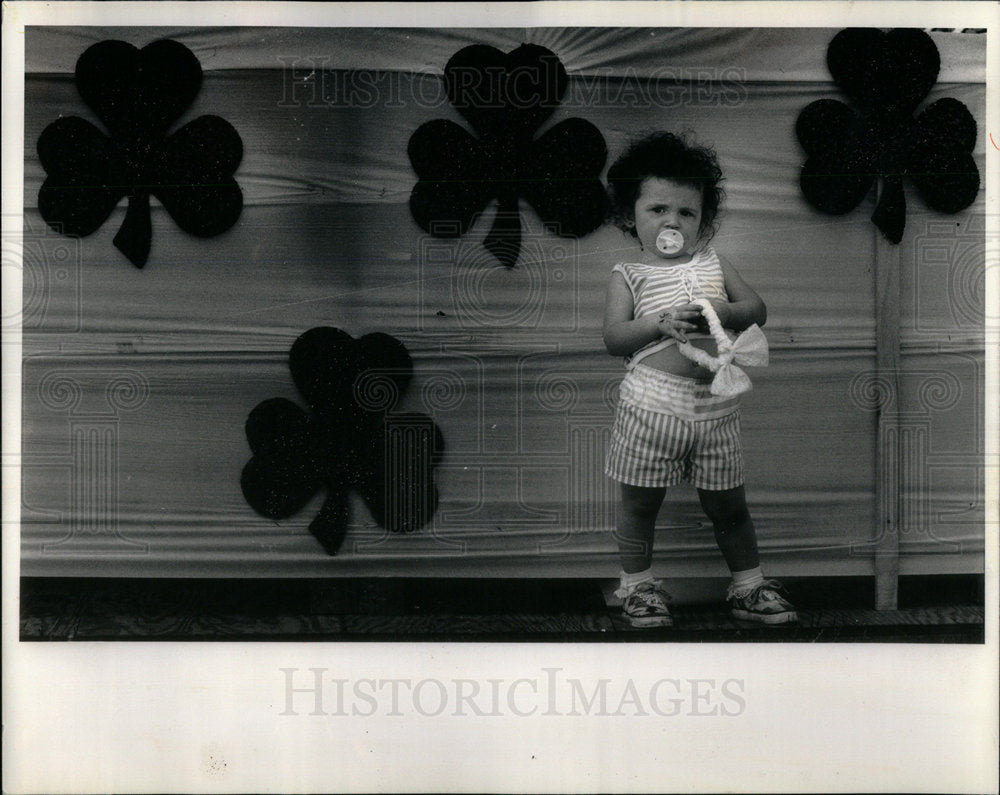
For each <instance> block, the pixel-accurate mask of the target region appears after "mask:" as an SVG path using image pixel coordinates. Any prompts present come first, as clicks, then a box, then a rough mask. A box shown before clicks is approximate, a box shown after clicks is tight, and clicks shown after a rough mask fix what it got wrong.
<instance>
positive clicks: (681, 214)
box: [634, 177, 701, 261]
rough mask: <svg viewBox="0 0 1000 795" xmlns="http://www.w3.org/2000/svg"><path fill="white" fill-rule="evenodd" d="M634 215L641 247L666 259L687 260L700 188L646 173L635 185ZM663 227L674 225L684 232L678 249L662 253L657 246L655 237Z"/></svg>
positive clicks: (696, 232) (698, 224)
mask: <svg viewBox="0 0 1000 795" xmlns="http://www.w3.org/2000/svg"><path fill="white" fill-rule="evenodd" d="M634 219H635V231H636V234H637V235H638V237H639V242H640V243H642V248H643V250H644V251H647V252H650V253H652V254H655V255H656V256H657V257H661V258H662V259H666V260H675V259H681V260H684V261H687V260H688V259H690V258H691V254H692V253H693V252H694V250H695V248H697V245H698V236H699V230H700V229H701V191H700V190H698V188H695V187H693V186H691V185H685V184H682V183H680V182H674V181H673V180H672V179H664V178H663V177H647V178H646V179H645V180H643V182H642V185H641V186H640V187H639V196H638V198H637V199H636V200H635V215H634ZM664 229H674V230H676V231H678V232H680V233H681V234H682V235H683V236H684V245H683V247H682V248H681V249H680V250H679V251H677V252H674V253H671V254H664V253H663V252H662V251H659V250H658V249H657V247H656V238H657V236H658V235H659V234H660V232H662V231H663V230H664Z"/></svg>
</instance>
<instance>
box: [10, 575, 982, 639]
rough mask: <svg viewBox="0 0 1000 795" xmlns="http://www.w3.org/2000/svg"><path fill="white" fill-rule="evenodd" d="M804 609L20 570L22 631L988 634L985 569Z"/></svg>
mask: <svg viewBox="0 0 1000 795" xmlns="http://www.w3.org/2000/svg"><path fill="white" fill-rule="evenodd" d="M785 584H786V585H787V587H788V589H789V591H790V593H791V594H792V596H793V598H794V601H795V604H796V607H797V608H798V612H799V617H800V620H799V622H798V623H797V624H795V625H789V626H786V627H761V626H753V625H750V626H747V625H745V624H741V623H740V622H736V621H735V620H734V619H732V618H731V617H730V616H729V615H728V612H727V611H726V608H725V605H724V604H722V603H721V602H720V603H714V604H691V605H683V604H681V605H677V606H676V607H675V609H674V613H675V618H676V626H675V627H673V628H671V629H669V630H655V631H651V630H634V629H632V628H631V627H628V626H627V625H625V624H624V623H623V622H622V620H621V618H620V614H619V612H618V610H617V608H614V607H608V606H607V605H606V604H605V602H604V598H603V595H602V590H601V581H598V580H581V579H546V580H542V579H464V578H463V579H446V580H442V579H429V578H428V579H420V578H375V579H373V578H368V579H313V580H288V579H243V580H236V579H168V578H164V579H138V578H136V579H101V578H36V577H25V578H22V580H21V621H20V624H21V633H20V637H21V640H22V641H56V640H108V641H124V640H170V641H178V640H190V641H213V640H222V641H237V640H240V641H242V640H246V641H251V640H268V641H273V640H288V641H310V640H314V641H315V640H325V641H341V640H343V641H350V640H365V641H371V640H408V641H409V640H412V641H422V640H449V641H477V642H479V641H567V642H591V641H597V642H622V641H627V642H632V641H639V642H641V641H659V642H668V641H670V642H719V641H724V642H726V641H735V642H739V641H748V642H761V641H763V642H769V641H782V642H789V641H790V642H817V641H835V642H912V643H982V642H983V640H984V618H983V617H984V609H983V605H984V578H983V576H982V575H928V576H907V577H901V578H900V583H899V607H898V609H897V610H894V611H884V612H879V611H875V610H874V609H873V605H874V598H875V589H874V581H873V579H872V578H870V577H809V578H786V579H785Z"/></svg>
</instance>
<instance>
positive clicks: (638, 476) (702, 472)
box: [604, 365, 743, 491]
mask: <svg viewBox="0 0 1000 795" xmlns="http://www.w3.org/2000/svg"><path fill="white" fill-rule="evenodd" d="M620 394H621V400H620V402H619V404H618V412H617V414H616V416H615V424H614V428H613V429H612V435H611V448H610V450H609V451H608V457H607V462H606V464H605V470H604V471H605V472H606V474H607V475H608V476H609V477H611V478H613V479H614V480H617V481H618V482H619V483H626V484H628V485H630V486H645V487H648V488H655V487H660V486H673V485H675V484H677V483H681V482H683V481H687V482H689V483H691V484H693V485H694V486H695V487H696V488H699V489H708V490H712V491H715V490H722V489H732V488H736V487H737V486H740V485H742V484H743V445H742V441H741V439H740V412H739V397H738V396H737V397H735V398H720V397H717V396H715V395H713V394H711V392H709V385H708V384H703V383H700V382H697V381H693V380H691V379H689V378H681V377H680V376H676V375H671V374H670V373H664V372H661V371H659V370H655V369H653V368H651V367H646V366H644V365H636V366H635V367H634V368H633V369H632V370H630V371H629V373H628V375H626V376H625V380H624V381H622V385H621V389H620Z"/></svg>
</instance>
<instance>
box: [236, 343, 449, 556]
mask: <svg viewBox="0 0 1000 795" xmlns="http://www.w3.org/2000/svg"><path fill="white" fill-rule="evenodd" d="M289 368H290V369H291V372H292V379H293V380H294V381H295V384H296V386H297V387H298V389H299V391H300V392H301V393H302V395H303V397H305V399H306V403H307V404H308V405H309V408H310V409H311V410H312V414H311V415H310V414H308V413H307V412H306V411H304V410H303V409H301V408H300V407H299V406H297V405H296V404H295V403H293V402H292V401H290V400H286V399H284V398H273V399H271V400H265V401H264V402H262V403H260V404H258V405H257V407H256V408H255V409H254V410H253V411H251V412H250V415H249V417H248V418H247V422H246V434H247V440H248V441H249V443H250V449H251V451H252V452H253V457H252V458H251V459H250V461H249V462H248V463H247V465H246V466H245V467H244V468H243V474H242V477H241V485H242V487H243V495H244V496H245V497H246V500H247V502H248V503H250V505H251V507H252V508H253V509H254V510H255V511H257V512H258V513H260V514H262V515H263V516H266V517H268V518H270V519H285V518H287V517H289V516H291V515H292V514H294V513H297V512H298V511H299V510H300V509H301V508H302V507H303V506H304V505H305V504H306V502H308V501H309V499H310V498H311V497H312V496H313V495H314V494H315V493H316V492H317V491H319V489H320V488H322V487H323V486H326V489H327V494H326V499H325V501H324V503H323V507H322V508H321V509H320V512H319V514H318V515H317V516H316V518H315V519H313V521H312V523H311V524H310V525H309V531H310V532H311V533H312V534H313V535H315V536H316V538H317V539H318V540H319V542H320V544H322V545H323V548H324V549H325V550H326V551H327V553H328V554H330V555H335V554H336V553H337V550H338V549H339V548H340V545H341V544H342V543H343V540H344V535H345V533H346V531H347V520H348V493H349V492H350V491H351V490H352V489H353V490H355V491H357V492H358V493H359V494H360V495H361V497H362V498H363V499H364V501H365V503H366V504H367V506H368V508H369V510H370V511H371V513H372V516H373V517H374V519H375V521H376V522H377V523H378V524H379V525H380V526H381V527H384V528H386V529H388V530H390V531H392V532H410V531H412V530H416V529H417V528H419V527H421V526H423V525H424V524H425V523H426V522H427V521H428V520H429V519H430V518H431V516H433V514H434V511H435V510H436V509H437V489H436V488H435V486H434V472H433V470H434V467H435V466H436V465H437V463H438V462H439V460H440V457H441V453H442V451H443V450H444V440H443V439H442V437H441V431H440V430H439V429H438V427H437V426H436V425H435V424H434V422H433V420H431V418H430V417H427V416H425V415H422V414H410V413H395V412H393V411H392V409H393V408H394V406H395V403H396V402H397V400H398V399H399V397H400V396H401V395H402V394H403V392H404V391H405V389H406V387H407V385H408V383H409V381H410V379H411V377H412V375H413V362H412V360H411V359H410V355H409V353H407V351H406V348H405V347H404V346H403V344H402V343H401V342H400V341H399V340H397V339H396V338H394V337H391V336H389V335H388V334H381V333H374V334H366V335H365V336H363V337H361V338H360V339H357V340H355V339H354V338H353V337H351V336H350V335H349V334H347V333H346V332H344V331H341V330H340V329H336V328H329V327H320V328H314V329H310V330H309V331H307V332H305V333H304V334H303V335H302V336H300V337H299V338H298V339H297V340H296V341H295V343H294V344H293V345H292V350H291V353H290V355H289Z"/></svg>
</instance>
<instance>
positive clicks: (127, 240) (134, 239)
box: [114, 191, 153, 268]
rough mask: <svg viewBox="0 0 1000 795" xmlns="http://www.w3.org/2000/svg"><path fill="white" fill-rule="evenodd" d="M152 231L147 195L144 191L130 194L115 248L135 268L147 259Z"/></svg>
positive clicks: (143, 263)
mask: <svg viewBox="0 0 1000 795" xmlns="http://www.w3.org/2000/svg"><path fill="white" fill-rule="evenodd" d="M152 238H153V229H152V225H151V223H150V219H149V194H148V193H146V192H145V191H141V192H139V193H131V194H129V197H128V210H126V212H125V221H124V222H123V223H122V225H121V229H119V230H118V234H117V235H115V241H114V242H115V247H116V248H117V249H118V250H119V251H120V252H121V253H122V254H124V255H125V256H126V257H128V258H129V261H130V262H131V263H132V264H133V265H135V266H136V267H137V268H141V267H142V266H143V265H145V264H146V260H147V259H149V244H150V241H151V240H152Z"/></svg>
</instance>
